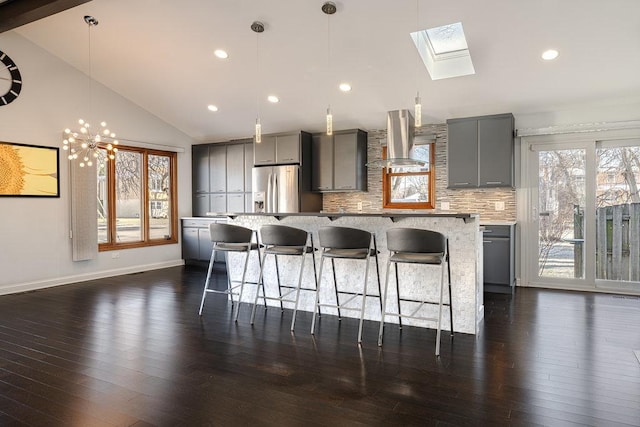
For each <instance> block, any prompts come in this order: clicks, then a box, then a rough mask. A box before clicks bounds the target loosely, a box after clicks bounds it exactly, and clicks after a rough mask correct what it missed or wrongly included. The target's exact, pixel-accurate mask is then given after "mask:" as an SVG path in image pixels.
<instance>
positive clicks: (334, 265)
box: [331, 258, 342, 320]
mask: <svg viewBox="0 0 640 427" xmlns="http://www.w3.org/2000/svg"><path fill="white" fill-rule="evenodd" d="M331 271H332V272H333V286H334V287H335V291H336V306H337V307H338V320H342V315H341V314H340V298H339V297H338V294H339V292H338V279H337V278H336V263H335V260H334V259H333V258H331Z"/></svg>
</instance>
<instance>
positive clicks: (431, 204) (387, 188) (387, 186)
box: [382, 142, 436, 209]
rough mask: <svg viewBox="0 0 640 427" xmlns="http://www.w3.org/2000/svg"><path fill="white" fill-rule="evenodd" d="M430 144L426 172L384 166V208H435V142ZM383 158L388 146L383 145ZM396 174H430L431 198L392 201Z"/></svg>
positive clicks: (385, 155) (385, 156)
mask: <svg viewBox="0 0 640 427" xmlns="http://www.w3.org/2000/svg"><path fill="white" fill-rule="evenodd" d="M424 145H429V170H428V171H425V172H389V170H388V169H387V168H386V167H383V168H382V208H383V209H435V206H436V168H435V158H436V157H435V151H436V144H435V142H428V143H426V144H424ZM382 158H383V159H386V158H387V147H382ZM394 176H428V186H429V187H428V188H429V200H427V201H426V202H419V203H397V202H396V203H394V202H392V201H391V179H392V178H393V177H394Z"/></svg>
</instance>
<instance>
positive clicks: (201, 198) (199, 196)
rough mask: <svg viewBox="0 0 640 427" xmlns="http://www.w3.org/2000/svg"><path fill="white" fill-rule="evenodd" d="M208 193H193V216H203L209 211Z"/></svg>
mask: <svg viewBox="0 0 640 427" xmlns="http://www.w3.org/2000/svg"><path fill="white" fill-rule="evenodd" d="M209 196H210V195H209V194H208V193H194V194H193V200H192V210H193V216H205V215H206V214H207V212H209Z"/></svg>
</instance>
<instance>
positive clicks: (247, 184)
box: [244, 140, 253, 193]
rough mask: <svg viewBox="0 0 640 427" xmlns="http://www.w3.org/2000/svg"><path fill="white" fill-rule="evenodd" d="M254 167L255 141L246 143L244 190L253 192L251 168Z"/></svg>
mask: <svg viewBox="0 0 640 427" xmlns="http://www.w3.org/2000/svg"><path fill="white" fill-rule="evenodd" d="M252 169H253V141H251V140H249V141H246V142H245V143H244V191H245V192H246V193H251V170H252Z"/></svg>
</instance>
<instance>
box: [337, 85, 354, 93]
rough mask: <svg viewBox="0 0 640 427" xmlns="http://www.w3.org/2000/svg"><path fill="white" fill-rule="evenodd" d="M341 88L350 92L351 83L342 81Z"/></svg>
mask: <svg viewBox="0 0 640 427" xmlns="http://www.w3.org/2000/svg"><path fill="white" fill-rule="evenodd" d="M339 88H340V90H341V91H343V92H349V91H350V90H351V85H350V84H349V83H340V86H339Z"/></svg>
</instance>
